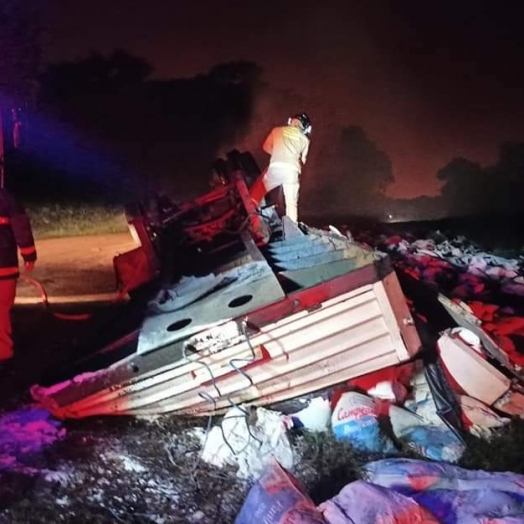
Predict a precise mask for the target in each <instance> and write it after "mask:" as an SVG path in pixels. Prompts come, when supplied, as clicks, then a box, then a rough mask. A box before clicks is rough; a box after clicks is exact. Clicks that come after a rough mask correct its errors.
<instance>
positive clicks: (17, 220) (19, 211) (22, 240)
mask: <svg viewBox="0 0 524 524" xmlns="http://www.w3.org/2000/svg"><path fill="white" fill-rule="evenodd" d="M17 250H20V254H21V255H22V258H23V260H24V266H25V269H26V271H32V270H33V268H34V264H35V261H36V249H35V242H34V239H33V232H32V230H31V224H30V222H29V218H28V216H27V215H26V213H25V211H24V208H23V207H22V206H21V205H20V203H19V202H17V201H16V199H15V198H13V196H12V195H11V194H10V193H9V192H8V191H7V190H6V189H3V188H0V362H2V361H5V360H8V359H10V358H12V357H13V341H12V339H11V308H12V307H13V304H14V302H15V295H16V283H17V279H18V277H19V276H20V273H19V269H18V253H17Z"/></svg>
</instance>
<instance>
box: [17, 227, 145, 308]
mask: <svg viewBox="0 0 524 524" xmlns="http://www.w3.org/2000/svg"><path fill="white" fill-rule="evenodd" d="M135 247H136V244H135V242H134V240H133V239H132V237H131V235H130V234H129V233H118V234H111V235H90V236H78V237H61V238H51V239H43V240H38V239H37V240H36V248H37V253H38V260H37V263H36V265H35V269H34V271H33V272H32V273H30V274H28V275H27V276H29V277H32V278H34V279H37V280H38V281H39V282H41V283H42V285H43V286H44V288H45V290H46V292H47V294H48V298H49V301H50V303H53V302H55V303H56V302H60V301H61V299H65V300H66V301H69V300H71V297H73V296H76V298H75V300H76V299H78V298H81V299H82V300H83V301H86V300H89V299H90V298H91V297H90V295H96V294H111V293H114V292H115V291H116V280H115V274H114V270H113V257H114V256H115V255H117V254H119V253H124V252H126V251H129V250H131V249H134V248H135ZM22 275H23V276H24V273H23V272H22ZM39 300H40V292H39V291H38V289H37V288H35V286H34V285H32V284H30V283H29V282H26V281H24V278H21V279H20V281H19V284H18V289H17V303H18V304H30V303H36V302H38V301H39Z"/></svg>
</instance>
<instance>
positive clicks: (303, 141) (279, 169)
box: [250, 113, 312, 222]
mask: <svg viewBox="0 0 524 524" xmlns="http://www.w3.org/2000/svg"><path fill="white" fill-rule="evenodd" d="M311 130H312V127H311V120H310V119H309V117H308V115H307V114H306V113H300V114H296V115H294V116H292V117H291V118H290V119H289V120H288V125H287V126H281V127H275V128H273V129H272V130H271V132H270V133H269V135H268V136H267V138H266V140H265V141H264V144H263V149H264V151H265V152H266V153H268V154H269V155H271V158H270V160H269V167H268V168H267V170H266V171H265V172H264V173H263V174H262V175H261V176H260V177H259V179H258V180H257V181H256V182H255V183H254V184H253V187H252V188H251V191H250V194H251V198H252V199H253V200H254V202H255V203H256V204H257V205H259V204H260V202H261V201H262V199H263V198H264V196H265V195H266V194H267V193H269V192H270V191H272V190H273V189H275V188H277V187H279V186H281V187H282V190H283V193H284V199H285V208H286V210H285V214H286V215H287V216H288V217H289V218H291V219H292V220H293V221H294V222H297V221H298V194H299V190H300V173H301V171H302V166H303V165H304V164H305V163H306V161H307V155H308V152H309V143H310V135H311Z"/></svg>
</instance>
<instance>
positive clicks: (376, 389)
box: [367, 380, 408, 403]
mask: <svg viewBox="0 0 524 524" xmlns="http://www.w3.org/2000/svg"><path fill="white" fill-rule="evenodd" d="M367 394H368V395H370V396H371V397H374V398H379V399H382V400H390V401H391V402H399V403H402V402H404V400H406V397H407V396H408V392H407V389H406V387H405V386H404V385H403V384H401V383H400V382H396V381H392V380H383V381H382V382H378V383H377V384H376V385H375V386H373V387H372V388H370V389H368V390H367Z"/></svg>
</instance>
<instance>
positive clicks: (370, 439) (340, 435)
mask: <svg viewBox="0 0 524 524" xmlns="http://www.w3.org/2000/svg"><path fill="white" fill-rule="evenodd" d="M331 426H332V428H333V433H334V434H335V437H336V438H337V439H338V440H347V441H349V442H350V443H351V445H352V446H353V447H354V448H355V449H358V450H360V451H369V452H373V453H395V452H396V448H395V445H394V444H393V441H392V440H391V439H390V438H389V437H388V436H387V435H385V434H384V433H383V432H382V430H381V428H380V424H379V419H378V413H377V410H376V406H375V402H374V400H373V399H372V398H370V397H367V396H366V395H362V394H361V393H356V392H354V391H348V392H346V393H343V394H342V395H341V397H340V399H339V400H338V402H337V404H336V406H335V409H334V410H333V415H332V417H331Z"/></svg>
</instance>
